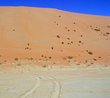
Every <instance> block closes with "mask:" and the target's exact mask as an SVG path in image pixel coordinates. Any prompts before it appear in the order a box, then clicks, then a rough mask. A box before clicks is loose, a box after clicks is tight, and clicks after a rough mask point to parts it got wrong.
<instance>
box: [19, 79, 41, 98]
mask: <svg viewBox="0 0 110 98" xmlns="http://www.w3.org/2000/svg"><path fill="white" fill-rule="evenodd" d="M39 86H40V77H37V83H36V84H35V85H34V86H33V87H32V88H31V89H30V90H28V91H26V92H25V93H24V94H23V95H21V96H20V97H19V98H26V97H27V96H29V95H31V94H32V93H33V92H34V91H35V90H36V89H37V88H38V87H39Z"/></svg>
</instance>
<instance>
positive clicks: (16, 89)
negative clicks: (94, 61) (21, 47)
mask: <svg viewBox="0 0 110 98" xmlns="http://www.w3.org/2000/svg"><path fill="white" fill-rule="evenodd" d="M0 98H110V67H95V68H93V67H88V68H77V67H66V66H65V67H62V66H60V67H58V66H56V67H55V66H52V67H49V66H48V67H47V68H41V67H31V66H25V67H23V66H22V67H21V66H18V67H16V68H13V70H8V69H7V70H2V69H1V71H0Z"/></svg>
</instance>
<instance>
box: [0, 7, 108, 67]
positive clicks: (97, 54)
mask: <svg viewBox="0 0 110 98" xmlns="http://www.w3.org/2000/svg"><path fill="white" fill-rule="evenodd" d="M22 60H25V61H26V62H33V63H34V64H35V65H42V66H43V67H46V66H47V65H59V64H62V65H71V64H75V65H77V66H79V65H82V64H84V65H86V66H94V65H95V64H99V65H104V66H109V64H110V17H103V16H92V15H83V14H76V13H70V12H64V11H60V10H56V9H48V8H30V7H0V65H1V66H2V65H8V66H9V65H10V62H11V65H12V62H14V63H15V64H17V66H20V65H22V64H24V61H22Z"/></svg>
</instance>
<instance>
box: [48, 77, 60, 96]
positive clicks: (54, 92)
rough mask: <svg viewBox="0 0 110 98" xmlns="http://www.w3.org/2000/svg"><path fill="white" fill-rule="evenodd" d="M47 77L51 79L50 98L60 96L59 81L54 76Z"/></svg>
mask: <svg viewBox="0 0 110 98" xmlns="http://www.w3.org/2000/svg"><path fill="white" fill-rule="evenodd" d="M49 78H50V79H52V81H53V90H52V93H51V96H50V98H60V95H61V84H60V82H59V81H58V80H57V79H56V78H55V77H52V76H50V77H49Z"/></svg>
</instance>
